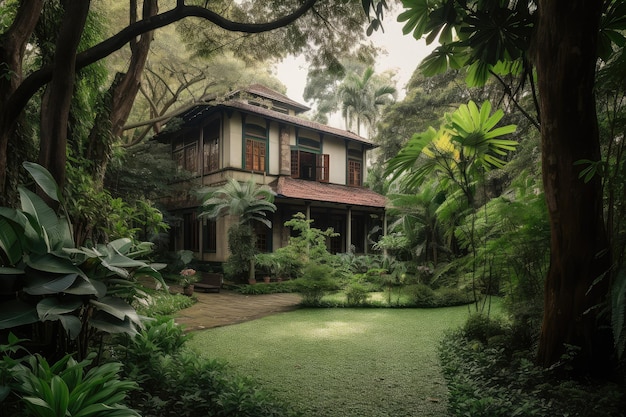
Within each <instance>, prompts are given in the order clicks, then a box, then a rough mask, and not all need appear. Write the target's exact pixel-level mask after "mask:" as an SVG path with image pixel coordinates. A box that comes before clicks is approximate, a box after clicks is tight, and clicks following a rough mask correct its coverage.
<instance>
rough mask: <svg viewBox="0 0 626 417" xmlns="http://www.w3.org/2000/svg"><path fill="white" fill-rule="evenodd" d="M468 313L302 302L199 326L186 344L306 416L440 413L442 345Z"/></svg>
mask: <svg viewBox="0 0 626 417" xmlns="http://www.w3.org/2000/svg"><path fill="white" fill-rule="evenodd" d="M472 309H473V307H472ZM468 314H469V309H468V307H467V306H462V307H451V308H442V309H347V308H346V309H300V310H297V311H294V312H289V313H282V314H277V315H274V316H269V317H266V318H263V319H260V320H255V321H251V322H247V323H243V324H238V325H234V326H228V327H222V328H216V329H211V330H206V331H203V332H198V333H194V334H193V337H192V339H191V341H190V343H189V346H190V347H191V348H192V349H194V350H196V351H197V352H199V353H200V354H201V355H202V356H204V357H206V358H211V359H222V360H225V361H227V362H229V363H230V364H231V365H232V366H233V367H234V368H235V369H236V370H237V371H238V372H240V373H242V374H244V375H248V376H251V377H253V378H255V379H257V380H258V381H260V382H261V383H262V385H263V387H264V389H268V390H270V391H272V392H274V393H275V395H276V396H277V397H278V398H280V399H282V400H285V401H288V402H289V403H291V404H293V405H294V406H295V407H296V409H298V410H301V411H302V412H303V413H304V416H307V417H309V416H310V417H313V416H315V417H323V416H329V417H330V416H333V417H336V416H344V417H351V416H354V417H356V416H359V417H367V416H394V417H402V416H420V417H429V416H432V417H435V416H436V417H441V416H445V415H447V414H446V387H445V382H444V380H443V377H442V374H441V370H440V367H439V363H438V359H437V347H438V345H439V342H440V340H441V337H442V335H443V332H444V331H445V330H446V329H449V328H453V327H457V326H459V325H461V324H462V323H463V322H464V321H465V319H466V318H467V316H468Z"/></svg>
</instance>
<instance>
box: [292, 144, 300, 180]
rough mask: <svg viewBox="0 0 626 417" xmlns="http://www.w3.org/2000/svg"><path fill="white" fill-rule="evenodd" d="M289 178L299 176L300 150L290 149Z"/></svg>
mask: <svg viewBox="0 0 626 417" xmlns="http://www.w3.org/2000/svg"><path fill="white" fill-rule="evenodd" d="M291 178H300V151H295V150H294V151H291Z"/></svg>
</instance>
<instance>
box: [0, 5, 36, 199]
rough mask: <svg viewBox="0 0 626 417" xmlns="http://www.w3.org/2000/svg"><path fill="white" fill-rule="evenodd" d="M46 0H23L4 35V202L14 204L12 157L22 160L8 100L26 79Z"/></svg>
mask: <svg viewBox="0 0 626 417" xmlns="http://www.w3.org/2000/svg"><path fill="white" fill-rule="evenodd" d="M43 3H44V2H43V0H30V1H23V2H22V4H20V7H19V9H18V12H17V15H16V17H15V20H14V21H13V24H12V25H11V27H9V29H8V30H7V31H6V32H5V33H4V34H2V36H1V37H0V63H2V64H3V65H6V67H4V68H0V73H1V74H2V75H1V76H0V205H11V203H12V201H11V200H12V196H11V195H10V194H11V191H12V192H13V193H15V190H16V188H17V187H15V185H16V183H17V177H18V173H17V171H15V170H11V169H9V161H10V160H19V158H16V157H15V155H12V154H11V157H9V154H10V147H9V143H10V142H11V141H12V142H14V143H13V145H14V146H13V147H12V148H14V149H17V148H18V142H19V141H18V136H19V135H18V134H16V129H15V127H16V125H17V123H16V119H17V115H16V114H12V113H11V112H10V110H11V109H10V106H8V105H7V101H8V99H9V97H11V96H12V95H13V93H15V90H17V87H18V86H19V84H20V82H21V81H22V62H23V60H24V54H25V51H26V45H27V43H28V40H29V39H30V37H31V35H32V33H33V30H34V29H35V26H36V25H37V21H38V20H39V15H40V14H41V10H42V8H43Z"/></svg>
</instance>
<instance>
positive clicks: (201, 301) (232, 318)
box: [176, 284, 301, 331]
mask: <svg viewBox="0 0 626 417" xmlns="http://www.w3.org/2000/svg"><path fill="white" fill-rule="evenodd" d="M258 285H263V284H258ZM194 297H196V298H197V299H198V302H197V303H195V304H194V305H193V306H191V307H189V308H186V309H184V310H181V311H179V312H178V313H177V314H176V323H179V324H182V325H183V326H185V330H187V331H195V330H203V329H210V328H212V327H220V326H227V325H229V324H237V323H242V322H244V321H249V320H254V319H258V318H261V317H265V316H268V315H270V314H274V313H279V312H283V311H291V310H295V309H296V308H298V304H299V303H300V301H301V297H300V295H299V294H263V295H243V294H239V293H236V292H233V291H227V290H222V291H221V292H219V293H214V292H208V293H205V292H201V291H195V292H194Z"/></svg>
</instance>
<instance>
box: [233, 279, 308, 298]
mask: <svg viewBox="0 0 626 417" xmlns="http://www.w3.org/2000/svg"><path fill="white" fill-rule="evenodd" d="M296 286H297V284H296V283H295V281H284V282H272V283H269V284H255V285H242V286H240V287H238V288H237V290H236V291H237V292H239V293H241V294H249V295H259V294H279V293H293V292H297V291H298V290H297V288H296Z"/></svg>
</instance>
